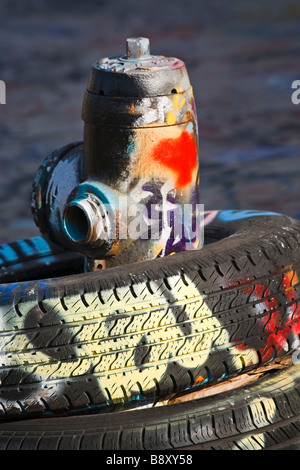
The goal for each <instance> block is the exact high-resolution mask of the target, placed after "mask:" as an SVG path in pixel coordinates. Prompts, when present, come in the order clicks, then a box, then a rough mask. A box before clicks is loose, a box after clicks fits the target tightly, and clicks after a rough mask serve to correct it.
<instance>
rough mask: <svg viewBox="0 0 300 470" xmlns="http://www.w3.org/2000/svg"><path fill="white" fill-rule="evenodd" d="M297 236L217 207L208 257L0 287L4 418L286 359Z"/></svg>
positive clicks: (72, 408) (276, 222) (155, 392)
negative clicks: (283, 357) (279, 358)
mask: <svg viewBox="0 0 300 470" xmlns="http://www.w3.org/2000/svg"><path fill="white" fill-rule="evenodd" d="M299 228H300V223H299V222H298V221H296V220H294V219H291V218H289V217H286V216H281V215H278V214H273V215H270V214H269V215H266V214H260V213H255V212H249V213H244V212H238V211H237V212H234V211H221V212H218V213H216V214H215V218H214V220H213V221H212V222H211V223H209V224H208V225H207V226H206V227H205V234H206V237H207V238H210V241H211V242H212V243H209V244H207V245H205V246H204V247H203V248H202V249H201V250H198V251H191V252H183V253H179V254H176V255H173V256H170V257H167V258H160V259H156V260H152V261H147V262H141V263H136V264H132V265H124V266H120V267H118V268H111V269H109V270H106V271H102V272H93V273H82V274H76V275H70V276H64V277H58V278H50V279H43V280H33V281H23V282H13V283H6V284H2V285H1V296H0V305H1V320H0V337H1V355H0V360H1V369H0V379H1V386H0V415H1V418H2V420H9V419H11V418H13V419H15V418H17V417H24V418H25V417H26V418H29V417H37V416H39V417H41V416H44V415H47V416H48V415H50V416H51V415H55V414H57V413H60V414H64V415H67V414H69V413H74V412H77V413H79V412H92V411H97V412H100V411H101V409H102V408H103V409H105V410H106V409H107V406H108V405H118V404H122V403H127V404H131V405H133V404H134V403H136V401H137V400H139V403H143V402H147V401H149V400H150V401H151V400H154V399H157V398H159V399H162V398H163V397H167V396H170V395H171V394H173V393H178V392H181V391H183V390H186V389H189V388H193V387H196V386H197V387H199V386H201V385H205V384H207V383H210V382H211V383H214V382H216V381H217V380H219V379H224V378H225V377H231V376H234V375H236V374H241V373H244V372H246V371H248V370H251V369H253V368H256V367H258V366H261V365H263V364H266V363H268V362H270V361H272V360H274V359H275V358H278V357H282V356H284V355H286V354H289V352H290V351H291V350H293V349H294V348H295V347H297V346H298V344H299V333H300V311H299V304H298V301H299V280H298V273H299V269H300V265H299V262H300V260H299V254H300V250H299V239H300V230H299ZM216 240H218V241H216ZM1 429H3V428H2V425H1Z"/></svg>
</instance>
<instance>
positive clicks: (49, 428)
mask: <svg viewBox="0 0 300 470" xmlns="http://www.w3.org/2000/svg"><path fill="white" fill-rule="evenodd" d="M299 433H300V365H299V364H298V365H289V366H286V367H285V368H284V369H282V370H276V369H274V370H273V371H272V369H269V370H268V372H266V374H263V375H262V376H261V377H260V378H258V379H257V380H255V381H253V382H252V383H250V384H247V385H244V386H241V387H238V388H236V389H233V390H229V391H226V392H223V393H219V394H214V395H212V396H209V397H205V398H199V399H195V400H190V401H187V402H180V403H177V404H172V405H165V406H162V407H158V408H150V409H140V410H132V411H128V412H122V413H115V412H114V413H105V414H101V415H99V414H98V415H84V416H72V417H64V418H62V417H55V418H42V419H30V420H18V421H10V422H4V423H1V426H0V449H1V450H10V449H14V450H20V449H21V450H143V451H145V450H149V451H155V450H160V451H169V452H174V451H176V450H186V451H191V450H265V449H266V450H273V449H274V450H275V449H289V448H290V447H292V445H293V443H296V442H299Z"/></svg>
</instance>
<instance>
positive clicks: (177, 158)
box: [32, 38, 201, 270]
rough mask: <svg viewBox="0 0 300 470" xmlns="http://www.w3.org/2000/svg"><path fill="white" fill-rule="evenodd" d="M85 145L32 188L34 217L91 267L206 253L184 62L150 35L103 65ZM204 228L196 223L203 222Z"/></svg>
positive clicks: (91, 93) (56, 159) (85, 113)
mask: <svg viewBox="0 0 300 470" xmlns="http://www.w3.org/2000/svg"><path fill="white" fill-rule="evenodd" d="M82 119H83V121H84V139H83V142H76V143H72V144H70V145H67V146H66V147H64V148H62V149H59V150H57V151H55V152H53V153H52V154H51V155H50V156H49V157H48V158H47V159H46V160H45V162H44V164H43V165H42V166H41V168H40V169H39V171H38V173H37V175H36V178H35V180H34V184H33V192H32V211H33V215H34V220H35V222H36V224H37V226H38V227H39V228H40V230H41V232H42V233H43V234H44V235H47V236H48V237H49V238H50V240H51V241H52V242H55V243H57V244H59V245H62V246H64V247H65V248H67V249H69V250H74V251H76V252H79V253H82V254H83V255H84V256H85V257H86V260H87V263H86V264H87V270H97V269H101V268H103V267H108V266H109V267H111V266H117V265H121V264H124V263H128V262H135V261H140V260H146V259H153V258H156V257H160V256H166V255H169V254H172V253H177V252H179V251H183V250H186V249H193V248H198V247H199V245H200V244H201V236H200V234H199V231H198V229H197V228H195V224H194V223H193V222H194V218H195V211H196V208H197V206H198V205H199V204H198V203H199V201H198V179H199V167H198V129H197V118H196V110H195V103H194V98H193V90H192V87H191V84H190V81H189V77H188V73H187V70H186V67H185V64H184V63H183V62H182V61H181V60H179V59H176V58H167V57H164V56H154V55H151V54H150V48H149V40H148V39H147V38H130V39H127V51H126V55H124V56H120V57H112V58H104V59H100V60H98V61H96V62H95V63H94V64H93V65H92V67H91V70H90V75H89V80H88V84H87V89H86V92H85V94H84V99H83V107H82ZM196 225H197V224H196Z"/></svg>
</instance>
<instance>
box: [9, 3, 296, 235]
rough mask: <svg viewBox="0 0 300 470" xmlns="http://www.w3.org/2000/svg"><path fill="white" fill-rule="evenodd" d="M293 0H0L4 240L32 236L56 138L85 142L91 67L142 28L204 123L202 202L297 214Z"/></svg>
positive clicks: (62, 142)
mask: <svg viewBox="0 0 300 470" xmlns="http://www.w3.org/2000/svg"><path fill="white" fill-rule="evenodd" d="M299 24H300V2H299V1H296V0H286V1H284V2H283V1H282V0H259V1H258V0H244V1H243V2H240V1H235V2H225V1H224V0H211V1H209V2H208V1H204V0H184V1H180V0H173V1H171V0H163V1H161V0H151V1H150V0H143V1H142V2H141V1H139V0H127V1H126V2H125V1H121V0H98V1H97V0H85V1H82V0H72V1H68V0H64V1H62V0H60V1H58V0H1V1H0V79H1V80H4V81H5V83H6V87H7V96H6V100H7V101H6V104H5V105H0V242H7V241H12V240H16V239H20V238H21V239H22V238H26V237H30V236H34V235H37V234H38V230H37V228H36V227H35V225H34V223H33V219H32V217H31V211H30V194H31V184H32V181H33V178H34V176H35V173H36V171H37V169H38V167H39V166H40V164H41V163H42V162H43V160H44V158H45V157H46V156H47V155H48V154H49V153H50V152H51V151H52V150H54V149H55V148H58V147H61V146H63V145H65V144H67V143H69V142H72V141H77V140H82V134H83V122H82V121H81V105H82V99H83V93H84V90H85V86H86V83H87V78H88V74H89V69H90V65H91V63H92V62H94V61H95V60H96V59H98V58H100V57H105V56H113V55H118V54H120V53H125V40H126V38H127V37H132V36H146V37H149V38H150V41H151V52H152V53H153V54H160V55H166V56H175V57H179V58H180V59H182V60H183V61H184V62H185V63H186V65H187V69H188V72H189V75H190V79H191V82H192V85H193V87H194V93H195V98H196V104H197V111H198V119H199V133H200V168H201V202H202V203H203V204H204V206H205V210H211V209H260V210H261V209H263V210H268V211H269V210H271V211H276V212H282V213H285V214H288V215H291V216H294V217H297V218H300V197H299V196H300V134H299V130H300V104H299V105H295V104H293V103H292V101H291V95H292V92H293V90H292V88H291V85H292V82H293V81H294V80H300V66H299V64H300V61H299V56H300V25H299Z"/></svg>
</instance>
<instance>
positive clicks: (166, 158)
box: [152, 131, 197, 187]
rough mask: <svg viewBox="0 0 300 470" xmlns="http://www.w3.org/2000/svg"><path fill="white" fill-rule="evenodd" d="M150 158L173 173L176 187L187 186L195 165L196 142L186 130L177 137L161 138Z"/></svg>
mask: <svg viewBox="0 0 300 470" xmlns="http://www.w3.org/2000/svg"><path fill="white" fill-rule="evenodd" d="M152 159H153V160H154V161H156V162H157V163H159V164H161V165H163V166H165V167H167V168H168V169H170V170H172V171H173V172H174V173H175V175H176V181H175V185H176V186H177V187H184V186H187V185H188V184H189V183H191V181H192V176H193V171H194V169H195V168H196V165H197V145H196V142H195V140H194V139H193V137H192V136H191V134H189V133H188V132H187V131H183V132H182V133H181V135H180V137H178V138H177V139H171V138H170V139H162V140H161V141H160V142H159V143H158V144H157V145H156V146H155V147H154V150H153V153H152Z"/></svg>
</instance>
